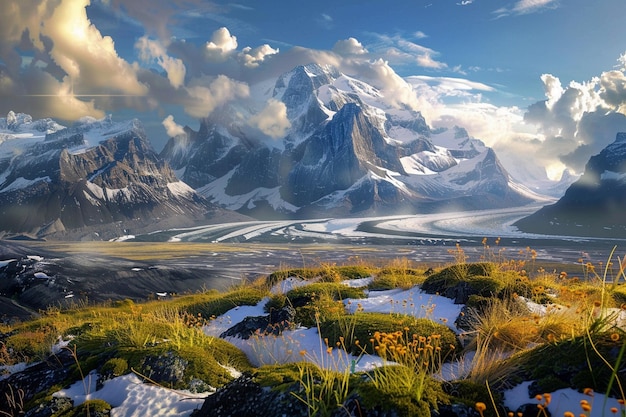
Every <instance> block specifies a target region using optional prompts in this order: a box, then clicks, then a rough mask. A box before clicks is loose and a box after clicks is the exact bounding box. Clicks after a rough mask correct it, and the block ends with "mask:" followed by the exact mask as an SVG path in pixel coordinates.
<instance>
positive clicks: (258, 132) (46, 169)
mask: <svg viewBox="0 0 626 417" xmlns="http://www.w3.org/2000/svg"><path fill="white" fill-rule="evenodd" d="M393 101H394V100H393V97H388V96H385V95H384V94H383V93H382V92H381V91H380V90H379V89H377V88H376V87H374V86H372V85H370V84H368V83H366V82H364V81H362V80H358V79H355V78H353V77H350V76H348V75H346V74H343V73H341V72H339V71H338V70H337V69H336V68H334V67H332V66H321V65H317V64H310V65H305V66H298V67H296V68H294V69H293V70H291V71H289V72H287V73H285V74H283V75H281V76H279V77H277V78H276V79H272V80H266V81H264V82H261V83H258V84H256V85H252V86H250V99H249V100H247V101H245V102H236V103H235V102H231V103H227V104H225V105H223V106H221V107H219V108H217V109H216V110H215V111H213V112H212V113H211V114H210V115H208V116H207V117H205V118H203V119H201V120H200V124H199V128H198V130H194V129H192V128H190V127H188V126H187V127H185V128H184V132H183V133H182V134H179V135H177V136H175V137H172V138H170V139H169V141H168V142H167V143H166V145H165V147H164V148H163V150H162V151H161V153H160V154H157V152H156V151H155V150H154V149H153V148H152V145H151V142H150V140H149V139H148V138H147V136H146V133H145V130H144V128H143V127H142V124H141V122H140V121H139V120H130V121H123V122H114V121H113V119H112V117H111V116H108V117H105V118H104V119H100V120H96V119H93V118H88V117H86V118H82V119H80V120H78V121H77V122H75V123H74V124H73V125H72V126H70V127H64V126H61V125H59V124H58V123H57V122H55V121H53V120H51V119H41V120H33V119H32V117H30V116H29V115H26V114H22V113H14V112H10V113H9V114H8V115H7V117H6V118H0V214H1V216H0V230H1V231H2V232H0V237H4V238H7V237H12V236H13V237H14V236H30V237H38V238H42V237H45V238H61V239H72V240H75V239H110V238H113V237H118V236H123V235H130V234H139V233H147V232H151V231H156V230H160V229H168V228H174V227H190V226H194V225H198V224H203V223H215V222H223V221H237V220H242V219H249V218H250V217H254V218H257V219H276V218H292V219H295V218H300V219H301V218H323V217H352V216H375V215H376V216H380V215H393V214H411V213H428V212H435V211H443V210H445V211H454V210H470V209H493V208H504V207H513V206H521V205H525V204H529V203H537V202H552V201H554V198H552V197H546V196H545V195H542V194H539V193H538V192H535V191H531V189H529V187H527V186H526V185H523V184H522V183H520V182H519V181H516V180H514V179H513V178H512V176H511V175H509V173H508V172H507V170H506V169H505V167H504V166H503V165H502V163H501V162H500V160H499V159H498V156H497V155H496V153H495V151H494V150H493V149H491V148H489V147H487V146H486V145H485V144H484V143H483V142H482V141H480V140H479V139H476V138H473V137H471V136H470V135H469V134H468V132H467V131H466V130H465V129H463V128H462V127H453V128H450V129H446V128H437V129H434V128H432V127H430V126H429V124H428V123H427V121H426V120H425V118H424V117H423V116H422V114H421V113H420V112H419V111H416V110H413V109H411V108H409V107H408V106H406V105H399V104H397V103H396V102H393ZM268 104H271V106H272V108H273V109H274V112H275V113H280V112H281V111H282V112H284V118H283V119H284V120H283V121H282V125H281V126H278V127H277V126H270V127H269V129H267V128H266V129H263V128H261V127H259V126H260V124H259V123H256V124H254V123H251V121H254V120H257V121H258V120H259V115H260V114H262V113H263V111H264V110H263V109H264V106H268ZM266 127H267V126H266ZM571 181H572V179H571V178H564V180H563V181H562V182H561V183H560V184H558V185H557V186H556V188H554V189H553V191H554V190H556V191H555V192H558V190H559V188H558V187H564V186H565V185H567V184H569V183H570V182H571Z"/></svg>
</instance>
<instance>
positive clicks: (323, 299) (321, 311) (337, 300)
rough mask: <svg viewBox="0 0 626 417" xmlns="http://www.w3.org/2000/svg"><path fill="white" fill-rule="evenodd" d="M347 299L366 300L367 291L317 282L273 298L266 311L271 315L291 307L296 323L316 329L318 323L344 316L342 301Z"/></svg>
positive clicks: (337, 283) (340, 284) (335, 283)
mask: <svg viewBox="0 0 626 417" xmlns="http://www.w3.org/2000/svg"><path fill="white" fill-rule="evenodd" d="M346 298H365V291H364V289H363V288H355V287H348V286H346V285H344V284H342V283H339V282H326V283H321V282H317V283H313V284H309V285H305V286H302V287H297V288H294V289H292V290H290V291H288V292H287V293H286V294H278V295H274V296H272V297H271V298H270V300H269V301H268V302H267V304H266V305H265V311H266V312H268V313H269V312H270V311H272V310H278V309H281V308H283V307H284V306H286V305H290V306H292V307H294V308H295V309H296V317H295V321H296V323H299V324H301V325H303V326H306V327H314V326H316V325H317V321H320V320H321V321H324V320H326V319H330V318H334V317H338V316H342V315H344V314H345V308H344V304H343V302H342V301H341V300H344V299H346Z"/></svg>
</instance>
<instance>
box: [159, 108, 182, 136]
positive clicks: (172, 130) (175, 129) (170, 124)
mask: <svg viewBox="0 0 626 417" xmlns="http://www.w3.org/2000/svg"><path fill="white" fill-rule="evenodd" d="M161 124H162V125H163V127H164V128H165V131H166V132H167V136H169V137H171V138H173V137H176V136H178V135H184V134H185V129H184V128H183V127H182V126H181V125H179V124H178V123H176V122H175V121H174V116H172V115H171V114H170V115H169V116H167V117H166V118H165V119H163V121H162V122H161Z"/></svg>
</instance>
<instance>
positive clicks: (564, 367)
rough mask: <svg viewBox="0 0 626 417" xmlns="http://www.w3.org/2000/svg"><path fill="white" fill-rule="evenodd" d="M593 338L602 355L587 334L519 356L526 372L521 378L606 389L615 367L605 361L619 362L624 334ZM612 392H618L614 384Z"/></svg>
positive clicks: (539, 347)
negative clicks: (612, 368)
mask: <svg viewBox="0 0 626 417" xmlns="http://www.w3.org/2000/svg"><path fill="white" fill-rule="evenodd" d="M592 338H593V341H594V345H595V349H597V350H598V352H599V353H600V354H601V355H602V358H601V357H600V356H599V355H598V353H596V351H595V349H594V347H592V346H591V343H590V341H589V339H588V337H587V336H579V337H576V338H575V339H572V340H567V341H562V342H558V343H554V344H545V345H541V346H538V347H536V348H534V349H532V350H529V351H527V352H524V353H522V354H520V355H518V356H516V358H515V360H516V363H518V365H519V367H520V369H521V370H522V371H523V375H522V377H523V378H525V379H532V380H539V381H542V383H544V384H547V385H549V386H561V387H564V386H567V387H570V388H574V389H578V390H581V391H582V390H583V389H585V388H592V389H593V390H594V391H596V392H606V391H607V389H608V385H607V384H608V382H609V380H610V376H611V372H612V370H611V369H610V368H609V367H608V366H607V365H606V363H605V362H604V360H606V361H608V363H611V364H614V363H616V360H617V356H618V354H619V350H620V348H621V347H622V343H623V342H622V338H623V335H622V336H621V337H620V340H617V341H613V340H611V337H610V335H609V334H607V333H601V334H592ZM603 358H604V359H603ZM618 376H619V377H620V378H622V379H623V378H624V377H626V372H624V371H620V372H619V375H618ZM559 381H560V382H559ZM542 387H543V386H542ZM611 394H612V395H619V392H617V388H616V386H615V384H614V385H613V387H612V391H611Z"/></svg>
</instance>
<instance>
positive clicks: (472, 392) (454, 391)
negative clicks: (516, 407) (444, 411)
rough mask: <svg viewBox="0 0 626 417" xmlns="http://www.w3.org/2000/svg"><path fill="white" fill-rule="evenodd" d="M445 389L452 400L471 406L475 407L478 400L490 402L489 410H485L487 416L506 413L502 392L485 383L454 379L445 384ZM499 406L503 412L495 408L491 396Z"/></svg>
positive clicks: (496, 416)
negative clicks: (490, 387)
mask: <svg viewBox="0 0 626 417" xmlns="http://www.w3.org/2000/svg"><path fill="white" fill-rule="evenodd" d="M443 388H444V391H445V392H446V393H447V394H448V395H450V402H455V403H461V404H465V405H467V406H469V407H472V408H473V407H474V406H475V404H476V403H477V402H482V403H484V404H489V406H488V407H487V410H485V412H484V416H485V417H498V416H501V415H506V413H504V407H503V406H502V401H503V398H502V394H501V393H500V392H498V391H496V390H491V392H490V391H489V389H487V385H485V384H477V383H475V382H472V381H469V380H460V381H452V382H450V383H448V384H446V385H444V386H443ZM492 397H493V400H494V401H495V403H496V406H498V408H499V410H500V411H502V412H501V413H497V412H496V410H494V409H493V405H492V401H491V398H492Z"/></svg>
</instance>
